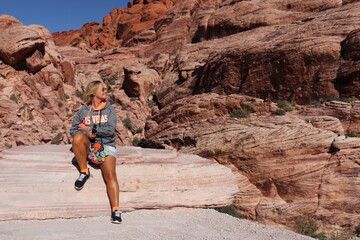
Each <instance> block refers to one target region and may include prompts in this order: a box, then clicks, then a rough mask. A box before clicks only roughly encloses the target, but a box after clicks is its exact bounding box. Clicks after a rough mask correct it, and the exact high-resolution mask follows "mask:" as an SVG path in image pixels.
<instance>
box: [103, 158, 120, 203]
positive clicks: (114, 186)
mask: <svg viewBox="0 0 360 240" xmlns="http://www.w3.org/2000/svg"><path fill="white" fill-rule="evenodd" d="M100 166H101V172H102V175H103V178H104V181H105V184H106V190H107V195H108V198H109V201H110V205H111V207H112V208H113V207H119V183H118V180H117V176H116V158H115V157H113V156H107V157H106V159H105V161H104V163H103V164H101V165H100Z"/></svg>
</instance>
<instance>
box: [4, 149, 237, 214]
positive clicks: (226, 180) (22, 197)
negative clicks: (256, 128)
mask: <svg viewBox="0 0 360 240" xmlns="http://www.w3.org/2000/svg"><path fill="white" fill-rule="evenodd" d="M69 149H70V145H58V146H56V145H47V146H21V147H16V148H12V149H9V150H6V151H3V152H2V156H1V158H0V179H1V182H2V184H1V187H0V192H1V195H2V204H1V206H0V220H14V219H49V218H73V217H90V216H107V215H108V213H109V210H110V206H109V202H108V199H107V196H106V190H105V184H104V182H103V180H102V177H101V171H100V170H99V169H94V168H91V169H90V171H91V175H92V177H91V178H90V179H89V180H88V182H87V184H86V186H85V187H84V189H83V190H82V191H80V192H77V191H76V190H74V187H73V184H74V181H75V179H76V178H77V176H78V172H77V170H76V168H75V166H74V165H73V164H72V162H73V160H74V159H73V154H72V153H71V152H70V151H69ZM117 174H118V179H119V184H120V204H121V208H122V209H123V210H127V211H129V210H134V209H168V208H173V207H215V206H224V205H229V204H231V203H232V201H233V196H234V195H235V194H236V193H237V191H238V188H237V183H236V178H235V176H234V175H233V174H232V172H231V170H230V169H229V168H227V167H224V166H222V165H220V164H218V163H216V162H214V161H211V160H208V159H204V158H201V157H198V156H195V155H189V154H179V153H177V152H174V151H169V150H155V149H142V148H139V147H118V157H117Z"/></svg>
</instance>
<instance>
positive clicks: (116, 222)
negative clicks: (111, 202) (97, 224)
mask: <svg viewBox="0 0 360 240" xmlns="http://www.w3.org/2000/svg"><path fill="white" fill-rule="evenodd" d="M111 222H112V223H115V224H121V222H119V221H113V220H111Z"/></svg>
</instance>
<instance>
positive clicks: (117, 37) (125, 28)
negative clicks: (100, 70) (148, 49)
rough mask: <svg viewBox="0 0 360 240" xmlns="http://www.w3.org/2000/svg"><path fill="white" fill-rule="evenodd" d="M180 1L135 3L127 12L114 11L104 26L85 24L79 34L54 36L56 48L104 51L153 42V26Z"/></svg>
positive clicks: (154, 0) (123, 10) (74, 31)
mask: <svg viewBox="0 0 360 240" xmlns="http://www.w3.org/2000/svg"><path fill="white" fill-rule="evenodd" d="M177 1H179V0H148V1H134V3H133V4H129V5H128V8H127V9H126V8H122V9H120V8H115V9H114V10H112V11H111V12H110V15H107V16H105V17H104V19H103V23H102V24H99V23H96V22H93V23H88V24H84V26H83V27H82V28H81V29H79V30H71V31H65V32H61V33H54V34H53V35H54V40H55V43H56V45H58V46H80V45H81V44H84V45H86V46H87V47H90V48H93V49H107V48H112V47H117V46H120V45H122V46H130V45H133V44H137V43H147V42H152V41H153V40H154V39H155V38H156V34H155V31H154V28H153V27H154V23H155V21H157V20H158V19H160V18H162V17H163V16H165V14H166V13H167V12H168V9H169V8H170V7H171V6H173V4H174V3H175V2H177Z"/></svg>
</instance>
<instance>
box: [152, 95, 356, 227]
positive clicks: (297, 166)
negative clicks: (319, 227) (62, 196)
mask: <svg viewBox="0 0 360 240" xmlns="http://www.w3.org/2000/svg"><path fill="white" fill-rule="evenodd" d="M249 105H250V106H252V109H253V111H254V112H253V113H251V114H250V115H249V116H248V117H246V118H238V119H235V118H230V117H229V115H230V113H233V112H234V111H233V110H234V109H245V106H248V107H249ZM270 110H271V106H270V105H268V104H266V103H265V102H262V101H261V100H259V99H252V98H250V97H245V96H243V97H241V96H240V95H230V96H219V95H216V94H202V95H197V96H193V97H187V98H183V99H180V100H177V101H175V102H173V103H172V104H170V105H168V106H166V107H164V108H162V109H161V110H160V111H159V113H158V114H156V115H155V116H154V120H155V121H156V124H151V125H150V124H149V129H148V130H147V132H146V138H147V144H149V145H150V146H153V147H165V148H171V147H172V148H176V149H177V150H178V151H180V152H191V153H195V154H198V155H200V156H203V157H206V158H211V159H215V160H216V161H218V162H220V163H222V164H224V165H227V166H229V167H231V169H232V170H233V171H234V172H235V174H236V176H237V178H238V183H239V185H238V186H239V194H238V195H237V196H236V198H235V201H234V204H235V205H236V206H237V207H238V209H240V210H241V212H242V214H244V215H245V216H248V217H250V218H252V219H255V220H257V221H260V222H263V223H267V224H273V223H274V222H276V223H283V224H288V223H289V221H291V220H294V219H296V218H298V216H300V215H301V216H304V215H307V216H312V217H313V218H315V219H319V220H322V222H323V224H324V226H326V227H329V226H336V225H343V226H345V225H346V224H350V225H351V224H354V222H356V219H357V216H358V214H357V211H356V209H357V206H358V205H359V204H360V202H359V199H360V198H359V197H358V196H359V194H360V192H359V189H360V188H359V184H360V181H359V177H358V172H359V166H360V165H359V159H358V157H357V155H354V156H353V157H351V159H348V157H349V156H350V154H354V153H356V152H357V148H358V147H359V146H358V145H359V140H355V139H354V140H352V141H350V142H349V141H345V142H344V141H343V140H338V141H337V142H336V143H334V144H333V141H334V139H335V138H336V137H337V135H338V134H343V132H344V130H343V127H342V125H341V124H340V121H339V120H338V119H336V118H333V117H329V116H324V117H319V116H316V117H307V118H304V117H301V118H300V117H298V116H285V117H274V116H269V111H270ZM261 115H262V116H261ZM333 150H336V151H338V152H337V153H336V154H335V155H332V154H331V153H330V152H331V151H333ZM339 150H340V151H339ZM339 159H342V160H339ZM339 161H340V165H337V166H336V163H339ZM341 161H343V163H342V162H341ZM332 176H338V177H336V178H332ZM330 179H331V180H330ZM350 182H352V183H351V184H350ZM338 184H339V185H338ZM347 184H348V185H349V186H347ZM345 185H346V187H345ZM339 186H344V187H340V188H338V187H339ZM330 189H332V190H330ZM335 189H342V190H339V191H335ZM345 199H346V200H345ZM341 203H344V205H342V204H341ZM354 226H355V225H354Z"/></svg>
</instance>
